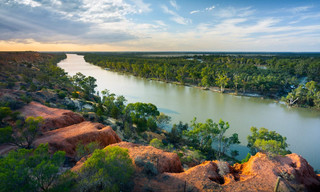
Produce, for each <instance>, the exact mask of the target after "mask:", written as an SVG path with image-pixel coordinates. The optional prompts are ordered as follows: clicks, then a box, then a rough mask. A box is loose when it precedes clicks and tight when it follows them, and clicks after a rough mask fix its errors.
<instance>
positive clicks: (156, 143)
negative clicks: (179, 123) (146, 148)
mask: <svg viewBox="0 0 320 192" xmlns="http://www.w3.org/2000/svg"><path fill="white" fill-rule="evenodd" d="M150 145H151V146H152V147H155V148H158V149H162V148H163V147H164V145H163V143H162V141H161V140H159V139H157V138H154V139H152V140H151V141H150Z"/></svg>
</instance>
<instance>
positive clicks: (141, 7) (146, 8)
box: [130, 0, 152, 13]
mask: <svg viewBox="0 0 320 192" xmlns="http://www.w3.org/2000/svg"><path fill="white" fill-rule="evenodd" d="M130 1H132V2H133V3H134V4H135V5H136V7H137V8H138V12H139V13H148V12H151V11H152V9H151V8H150V6H151V5H150V4H149V3H144V2H143V0H130Z"/></svg>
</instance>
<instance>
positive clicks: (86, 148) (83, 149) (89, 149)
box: [76, 142, 100, 160]
mask: <svg viewBox="0 0 320 192" xmlns="http://www.w3.org/2000/svg"><path fill="white" fill-rule="evenodd" d="M99 148H100V145H99V143H98V142H91V143H88V144H86V145H85V144H83V143H81V142H80V143H78V144H77V147H76V160H80V159H81V158H82V157H85V156H87V155H89V154H91V153H93V152H94V150H96V149H99Z"/></svg>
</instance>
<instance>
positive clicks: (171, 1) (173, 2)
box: [170, 0, 180, 10]
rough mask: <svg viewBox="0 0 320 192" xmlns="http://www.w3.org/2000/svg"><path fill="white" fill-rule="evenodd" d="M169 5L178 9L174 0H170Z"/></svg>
mask: <svg viewBox="0 0 320 192" xmlns="http://www.w3.org/2000/svg"><path fill="white" fill-rule="evenodd" d="M170 5H171V6H172V7H174V8H175V9H176V10H179V8H180V7H179V5H178V4H177V2H176V1H175V0H170Z"/></svg>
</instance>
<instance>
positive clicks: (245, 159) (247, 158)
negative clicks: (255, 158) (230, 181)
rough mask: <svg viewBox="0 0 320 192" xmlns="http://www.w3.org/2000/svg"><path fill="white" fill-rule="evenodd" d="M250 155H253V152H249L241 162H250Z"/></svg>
mask: <svg viewBox="0 0 320 192" xmlns="http://www.w3.org/2000/svg"><path fill="white" fill-rule="evenodd" d="M250 157H251V154H250V153H248V154H247V156H246V157H245V158H244V159H242V160H241V163H245V162H248V161H249V159H250Z"/></svg>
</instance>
